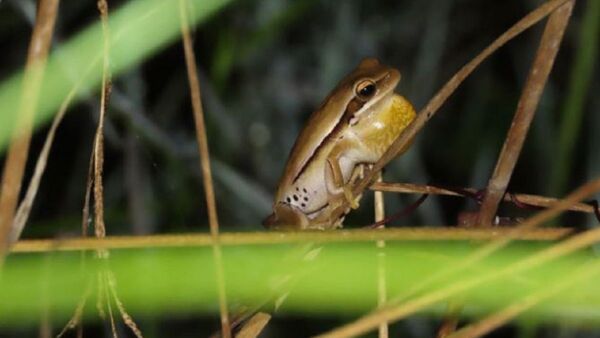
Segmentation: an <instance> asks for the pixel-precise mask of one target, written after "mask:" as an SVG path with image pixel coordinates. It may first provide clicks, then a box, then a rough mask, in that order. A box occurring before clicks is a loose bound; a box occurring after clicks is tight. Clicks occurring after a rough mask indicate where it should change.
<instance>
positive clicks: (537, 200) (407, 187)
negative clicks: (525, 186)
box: [370, 182, 594, 214]
mask: <svg viewBox="0 0 600 338" xmlns="http://www.w3.org/2000/svg"><path fill="white" fill-rule="evenodd" d="M370 189H371V190H377V191H387V192H397V193H403V194H430V195H446V196H458V197H463V195H461V194H460V193H458V192H456V191H454V190H449V189H444V188H440V187H436V186H431V185H419V184H412V183H388V182H381V183H379V182H376V183H374V184H373V185H372V186H371V187H370ZM461 190H464V191H466V192H469V193H473V194H475V193H477V192H478V190H477V189H473V188H461ZM502 200H503V201H504V202H514V201H515V200H516V201H518V202H520V203H523V204H527V205H531V206H536V207H541V208H550V207H552V206H553V205H554V204H556V203H557V202H559V201H560V199H557V198H552V197H545V196H539V195H529V194H513V193H506V194H505V195H504V197H503V199H502ZM568 210H569V211H577V212H585V213H588V214H593V213H594V207H593V206H591V205H589V204H586V203H576V204H573V205H572V206H570V207H569V209H568Z"/></svg>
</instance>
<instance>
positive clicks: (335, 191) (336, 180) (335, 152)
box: [325, 139, 362, 209]
mask: <svg viewBox="0 0 600 338" xmlns="http://www.w3.org/2000/svg"><path fill="white" fill-rule="evenodd" d="M361 147H362V144H361V143H360V142H358V141H357V140H353V139H346V140H344V141H342V142H340V143H338V144H337V145H336V146H335V147H334V148H333V149H332V150H331V152H330V153H329V155H328V156H327V166H326V168H325V181H326V182H325V183H326V186H327V191H328V192H329V195H330V198H334V199H335V198H337V197H336V196H340V195H341V194H342V193H343V197H344V199H345V201H346V202H348V203H349V204H350V207H351V208H352V209H356V208H358V200H359V198H360V197H358V198H357V197H356V196H354V194H353V193H352V183H353V181H354V180H353V179H352V178H349V179H348V180H347V182H346V180H344V170H343V169H342V164H341V160H342V157H343V156H344V155H346V154H347V152H348V150H355V149H358V148H361ZM346 160H347V161H350V163H346V164H345V165H350V166H352V167H353V168H351V175H352V177H354V175H355V174H356V173H357V171H356V170H354V169H355V168H354V163H352V161H351V160H350V159H348V158H347V159H346ZM333 202H334V201H330V205H332V206H334V207H336V206H337V205H336V203H333ZM338 204H340V203H338Z"/></svg>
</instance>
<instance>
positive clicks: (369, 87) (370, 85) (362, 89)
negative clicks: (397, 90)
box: [356, 80, 377, 100]
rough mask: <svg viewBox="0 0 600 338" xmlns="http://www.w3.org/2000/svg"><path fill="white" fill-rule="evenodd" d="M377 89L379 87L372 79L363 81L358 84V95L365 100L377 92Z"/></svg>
mask: <svg viewBox="0 0 600 338" xmlns="http://www.w3.org/2000/svg"><path fill="white" fill-rule="evenodd" d="M376 91H377V87H375V83H374V82H373V81H371V80H364V81H361V82H360V83H359V84H358V86H356V95H358V97H360V98H361V99H363V100H367V99H370V98H371V97H372V96H373V95H375V92H376Z"/></svg>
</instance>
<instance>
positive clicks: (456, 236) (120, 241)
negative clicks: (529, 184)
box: [11, 227, 574, 253]
mask: <svg viewBox="0 0 600 338" xmlns="http://www.w3.org/2000/svg"><path fill="white" fill-rule="evenodd" d="M513 231H514V230H513V229H511V228H494V229H465V228H440V227H431V228H429V227H414V228H410V227H403V228H387V229H385V230H377V229H375V230H373V229H353V230H337V231H332V232H322V231H320V232H316V231H302V232H296V233H294V232H275V231H273V232H264V231H263V232H227V233H223V234H221V235H220V236H219V244H220V245H260V244H263V245H267V244H290V243H306V242H314V243H344V242H376V241H380V240H383V241H472V240H475V241H484V240H494V239H499V238H505V237H506V236H508V235H510V234H512V232H513ZM573 233H574V230H573V229H572V228H550V229H521V232H520V233H519V236H518V238H515V240H522V241H556V240H559V239H561V238H564V237H566V236H569V235H571V234H573ZM212 245H213V238H212V236H211V235H207V234H178V235H151V236H109V237H106V238H104V239H97V238H71V239H30V240H22V241H19V242H17V243H15V245H14V246H13V247H12V248H11V252H13V253H18V252H21V253H23V252H50V251H81V250H99V249H105V250H111V249H135V248H150V247H152V248H167V247H171V248H174V247H191V246H198V247H200V246H212Z"/></svg>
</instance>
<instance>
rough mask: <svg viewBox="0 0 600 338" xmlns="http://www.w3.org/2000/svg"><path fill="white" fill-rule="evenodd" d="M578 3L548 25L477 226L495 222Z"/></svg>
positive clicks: (566, 7) (564, 8)
mask: <svg viewBox="0 0 600 338" xmlns="http://www.w3.org/2000/svg"><path fill="white" fill-rule="evenodd" d="M574 3H575V1H574V0H573V1H569V2H567V3H565V4H564V5H562V6H561V7H560V8H558V9H557V10H556V11H555V12H554V13H552V15H550V18H549V19H548V23H547V24H546V28H545V30H544V34H543V35H542V39H541V41H540V46H539V48H538V50H537V53H536V56H535V60H534V61H533V65H532V66H531V70H530V71H529V76H528V77H527V81H526V83H525V87H524V88H523V92H522V94H521V98H520V99H519V103H518V104H517V111H516V112H515V116H514V118H513V121H512V124H511V126H510V130H509V131H508V135H507V136H506V139H505V141H504V146H503V147H502V151H501V152H500V156H499V157H498V162H497V163H496V168H495V169H494V173H493V174H492V177H491V178H490V181H489V183H488V185H487V189H486V193H485V197H484V198H483V202H482V203H481V208H480V209H479V215H478V219H477V224H478V225H480V226H491V225H492V219H493V218H494V216H495V215H496V210H498V204H499V203H500V200H501V199H502V196H504V192H505V191H506V187H507V186H508V182H509V181H510V178H511V176H512V173H513V170H514V168H515V165H516V163H517V160H518V159H519V155H520V154H521V149H522V148H523V143H524V142H525V137H526V136H527V132H528V131H529V126H530V125H531V121H532V120H533V116H534V115H535V110H536V108H537V105H538V103H539V101H540V97H541V96H542V92H543V91H544V87H545V85H546V81H547V80H548V75H550V71H551V70H552V66H553V64H554V60H555V58H556V54H557V53H558V49H559V47H560V42H561V41H562V37H563V34H564V32H565V29H566V28H567V24H568V23H569V18H570V17H571V12H572V11H573V5H574Z"/></svg>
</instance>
